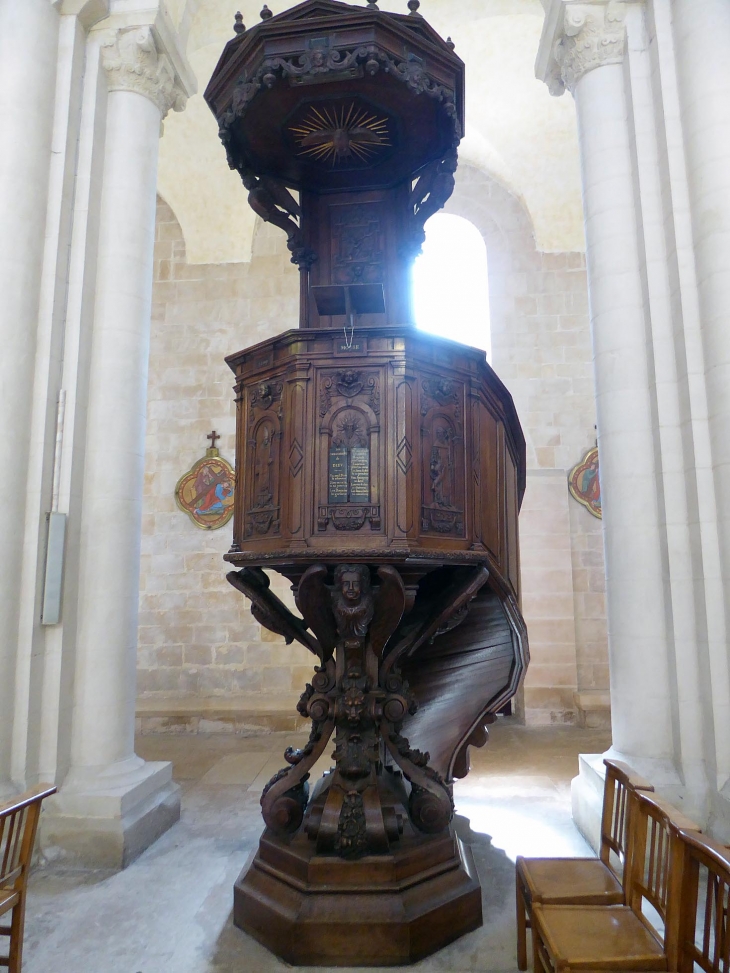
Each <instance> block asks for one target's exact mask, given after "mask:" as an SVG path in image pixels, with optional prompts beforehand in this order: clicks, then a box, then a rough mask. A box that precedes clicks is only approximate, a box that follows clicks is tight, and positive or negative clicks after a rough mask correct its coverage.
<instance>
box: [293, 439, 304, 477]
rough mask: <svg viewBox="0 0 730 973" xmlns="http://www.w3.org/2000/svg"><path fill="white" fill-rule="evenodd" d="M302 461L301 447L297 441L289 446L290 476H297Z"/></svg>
mask: <svg viewBox="0 0 730 973" xmlns="http://www.w3.org/2000/svg"><path fill="white" fill-rule="evenodd" d="M303 461H304V453H303V452H302V447H301V446H300V445H299V443H298V442H297V440H296V439H295V440H294V442H293V443H292V444H291V449H290V450H289V472H290V473H291V475H292V476H298V475H299V471H300V470H301V468H302V463H303Z"/></svg>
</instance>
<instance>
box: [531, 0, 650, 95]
mask: <svg viewBox="0 0 730 973" xmlns="http://www.w3.org/2000/svg"><path fill="white" fill-rule="evenodd" d="M631 2H633V0H549V2H548V4H547V8H546V11H545V24H544V27H543V33H542V38H541V40H540V49H539V52H538V57H537V64H536V66H535V73H536V75H537V77H538V78H539V79H540V80H541V81H544V82H545V84H546V85H547V86H548V88H549V89H550V94H552V95H562V94H563V92H564V91H565V89H566V88H567V89H568V90H569V91H571V92H572V91H575V86H576V85H577V84H578V82H579V81H580V79H581V78H582V77H583V76H584V75H585V74H587V73H588V72H589V71H592V70H594V69H595V68H599V67H602V66H603V65H604V64H620V63H621V62H622V61H623V58H624V54H625V51H626V25H625V17H626V10H627V7H628V6H629V3H631Z"/></svg>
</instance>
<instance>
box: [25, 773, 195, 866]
mask: <svg viewBox="0 0 730 973" xmlns="http://www.w3.org/2000/svg"><path fill="white" fill-rule="evenodd" d="M130 765H131V766H130ZM179 818H180V788H179V787H178V785H177V784H175V783H174V782H173V780H172V764H170V763H163V762H150V763H145V761H143V760H139V758H134V761H125V762H124V767H121V768H120V767H115V768H112V769H110V770H109V771H104V772H100V773H94V774H82V773H78V772H77V773H74V772H72V773H71V774H69V777H68V778H67V781H66V782H65V783H64V785H63V787H62V788H61V789H60V791H59V792H58V794H56V795H55V796H54V797H53V798H51V799H49V800H48V801H47V802H46V807H45V809H44V813H43V815H42V816H41V848H42V850H43V854H44V855H45V857H46V858H47V859H49V860H51V861H64V862H69V863H70V864H74V865H76V866H80V867H83V868H110V869H122V868H126V867H127V865H129V864H130V863H131V862H133V861H134V860H135V858H138V857H139V855H141V854H142V852H143V851H144V850H145V849H146V848H148V847H149V846H150V845H151V844H152V843H153V842H155V841H156V840H157V839H158V838H159V837H160V835H162V834H164V832H165V831H167V829H168V828H170V827H172V825H173V824H175V822H176V821H178V820H179Z"/></svg>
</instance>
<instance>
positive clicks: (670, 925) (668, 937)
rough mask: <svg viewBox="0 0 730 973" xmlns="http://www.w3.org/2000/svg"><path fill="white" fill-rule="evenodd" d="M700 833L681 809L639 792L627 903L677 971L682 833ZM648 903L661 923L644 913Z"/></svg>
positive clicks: (631, 839)
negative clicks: (682, 831)
mask: <svg viewBox="0 0 730 973" xmlns="http://www.w3.org/2000/svg"><path fill="white" fill-rule="evenodd" d="M680 829H684V830H685V831H688V832H699V827H698V825H696V824H695V823H694V821H692V820H691V819H690V818H688V817H686V816H685V815H684V814H682V812H681V811H678V810H677V808H675V807H673V806H672V805H671V804H667V803H666V802H665V801H662V800H660V799H659V798H658V797H655V796H654V795H651V794H647V793H645V792H642V791H636V792H635V793H634V795H633V805H632V809H631V835H630V837H629V854H628V861H629V865H628V875H627V878H626V882H625V884H624V888H625V890H626V901H627V903H628V905H630V906H631V908H632V909H633V911H634V912H635V913H636V915H637V916H638V917H639V918H640V919H641V920H642V922H643V923H644V924H645V925H646V926H647V928H649V929H651V930H652V931H653V932H655V933H656V934H657V935H658V936H659V938H663V940H664V949H665V951H666V953H667V956H668V957H670V966H669V968H670V969H675V966H674V962H675V961H676V941H677V935H678V920H679V896H678V888H677V885H678V881H679V880H680V878H681V874H682V850H681V842H680V839H679V830H680ZM645 902H647V903H649V905H650V906H651V907H652V908H653V909H654V910H655V912H656V913H657V916H658V919H659V923H658V924H657V923H655V922H651V921H650V920H649V919H648V918H647V917H646V915H645V913H644V903H645ZM728 973H730V971H728Z"/></svg>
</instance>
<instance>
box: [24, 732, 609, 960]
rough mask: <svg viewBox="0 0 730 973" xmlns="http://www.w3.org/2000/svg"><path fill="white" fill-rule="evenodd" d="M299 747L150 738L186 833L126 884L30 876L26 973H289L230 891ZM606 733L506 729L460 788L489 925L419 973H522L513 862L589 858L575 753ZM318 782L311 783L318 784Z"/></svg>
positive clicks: (91, 876)
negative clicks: (277, 778)
mask: <svg viewBox="0 0 730 973" xmlns="http://www.w3.org/2000/svg"><path fill="white" fill-rule="evenodd" d="M304 738H305V735H303V734H291V733H290V734H287V733H270V734H268V735H264V736H255V737H244V738H242V737H237V736H234V735H232V734H228V735H223V734H221V735H215V736H213V735H208V736H204V735H199V736H191V735H184V736H183V735H170V734H160V735H150V736H142V737H139V739H138V741H137V752H138V753H139V754H140V756H143V757H145V758H147V759H151V760H172V762H173V766H174V774H175V778H176V780H177V781H178V782H179V783H180V785H181V787H182V791H183V804H182V807H183V810H182V817H181V820H180V823H179V824H177V825H176V826H175V827H174V828H172V829H171V830H170V831H168V832H167V834H165V835H163V837H162V838H161V839H160V840H159V841H158V842H157V843H156V844H155V845H154V846H153V847H151V848H150V849H148V851H147V852H146V853H145V854H144V855H142V856H141V858H139V859H138V860H137V861H136V862H135V863H134V864H133V865H131V866H130V867H129V868H128V869H126V870H125V871H124V872H121V873H116V874H112V873H108V872H78V871H70V870H64V869H61V868H59V867H58V866H53V867H45V868H39V869H37V870H36V871H35V872H34V874H33V875H32V877H31V883H30V894H29V899H28V915H27V925H26V947H25V961H24V965H23V970H24V973H49V971H51V970H58V971H62V973H67V971H69V973H70V971H74V973H274V971H280V970H285V969H289V968H290V967H289V966H288V964H286V963H283V962H281V961H280V960H278V959H276V957H274V956H272V955H271V954H270V953H268V952H267V951H266V950H265V949H264V948H263V947H262V946H259V944H258V943H256V942H255V941H254V940H252V939H250V938H249V937H248V936H247V935H245V934H244V933H242V932H241V931H240V930H238V929H236V928H235V927H234V926H233V924H232V922H231V905H232V886H233V882H234V880H235V879H236V877H237V875H238V873H239V872H240V871H241V868H242V867H243V865H244V864H245V863H246V862H247V860H248V859H249V858H250V857H251V856H252V854H253V851H254V849H255V846H256V842H257V839H258V836H259V834H260V832H261V829H262V822H261V818H260V812H259V794H260V792H261V787H262V786H263V784H264V783H265V782H266V780H268V778H269V777H270V776H271V775H272V774H273V773H274V772H275V771H276V770H278V769H279V767H280V766H281V764H282V759H281V753H282V751H283V749H284V747H285V746H286V745H288V744H289V743H296V742H297V741H299V740H303V739H304ZM609 745H610V738H609V736H608V735H607V733H606V731H602V730H580V729H576V728H574V727H522V726H516V725H510V724H509V723H505V724H502V723H499V724H497V725H496V726H494V727H492V728H491V733H490V742H489V744H488V745H487V747H486V748H485V749H484V750H481V751H472V771H471V773H470V775H469V777H468V778H467V779H466V780H464V781H461V782H458V783H457V785H456V787H455V799H456V808H457V812H458V816H459V817H458V827H459V830H460V832H461V833H462V835H466V836H467V837H468V840H469V841H470V843H471V844H472V847H473V850H474V855H475V859H476V863H477V868H478V870H479V875H480V879H481V883H482V889H483V896H484V925H483V927H482V928H481V929H480V930H478V931H477V932H474V933H471V934H470V935H468V936H465V937H463V938H462V939H461V940H459V941H458V942H456V943H453V944H452V945H451V946H448V947H446V948H445V949H443V950H441V951H440V952H439V953H436V954H435V955H433V956H431V957H429V958H428V959H427V960H423V961H422V962H420V963H418V964H415V966H414V967H413V969H415V970H419V971H424V973H425V971H438V973H442V971H443V973H446V971H449V973H456V971H464V973H466V971H470V973H472V971H474V973H475V971H485V970H489V971H492V970H503V971H511V970H515V969H516V959H515V929H514V864H513V863H514V859H515V856H516V855H518V854H524V855H585V854H589V853H590V850H589V849H588V847H587V845H586V843H585V842H584V840H583V839H582V837H581V836H580V834H579V833H578V832H577V830H576V829H575V827H574V825H573V822H572V819H571V816H570V779H571V777H573V776H574V775H575V774H576V773H577V767H578V761H577V755H578V753H585V752H590V753H596V752H599V751H602V750H605V749H607V747H608V746H609ZM313 776H314V775H313ZM371 969H372V968H371Z"/></svg>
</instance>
